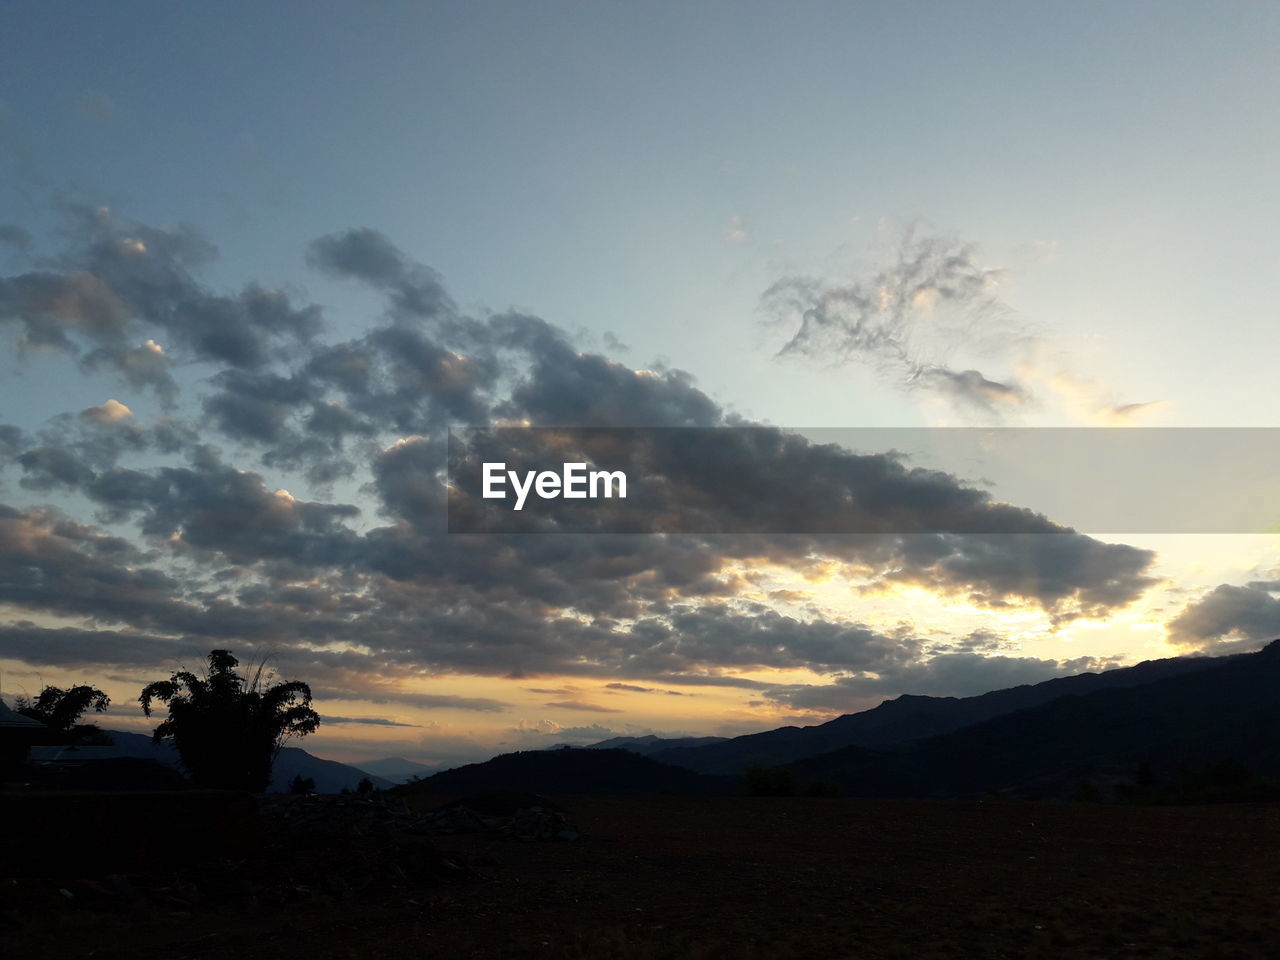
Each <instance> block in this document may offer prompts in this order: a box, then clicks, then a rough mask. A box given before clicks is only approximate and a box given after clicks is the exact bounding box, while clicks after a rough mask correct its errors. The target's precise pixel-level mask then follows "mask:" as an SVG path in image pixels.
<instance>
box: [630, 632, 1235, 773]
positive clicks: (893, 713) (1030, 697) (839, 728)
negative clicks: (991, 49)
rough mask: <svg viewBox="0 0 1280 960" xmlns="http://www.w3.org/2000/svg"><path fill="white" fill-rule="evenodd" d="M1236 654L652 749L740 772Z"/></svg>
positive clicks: (661, 755)
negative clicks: (804, 725) (703, 743)
mask: <svg viewBox="0 0 1280 960" xmlns="http://www.w3.org/2000/svg"><path fill="white" fill-rule="evenodd" d="M1237 656H1238V655H1237ZM1234 659H1236V657H1216V658H1215V657H1173V658H1170V659H1166V660H1147V661H1144V662H1143V663H1140V664H1137V665H1136V666H1132V667H1120V668H1117V669H1115V670H1106V671H1104V672H1102V673H1082V674H1078V675H1076V676H1073V677H1057V678H1055V679H1053V680H1046V681H1044V682H1042V683H1037V684H1026V685H1023V686H1018V687H1010V688H1008V689H1005V690H995V691H992V692H990V693H984V694H981V695H980V696H975V697H926V696H912V695H910V694H904V695H903V696H900V697H898V698H896V699H894V700H886V701H885V702H884V703H882V704H880V705H879V706H878V707H874V708H872V709H871V710H865V711H863V712H862V713H853V714H845V715H844V716H842V717H836V719H834V720H830V721H828V722H826V723H823V724H819V725H817V726H812V727H779V728H778V729H776V730H766V731H765V732H763V733H753V734H747V735H745V736H741V737H734V738H733V739H732V740H726V741H724V742H721V743H714V744H710V745H708V746H697V747H688V746H681V747H674V748H666V749H660V750H655V751H653V752H652V753H650V756H652V757H653V758H654V759H656V760H661V761H662V762H663V763H672V764H675V765H676V766H681V767H686V768H687V769H690V770H693V771H695V772H698V773H709V774H721V775H727V774H738V773H741V772H742V771H744V770H746V769H747V768H748V767H754V766H760V767H774V766H783V765H785V764H789V763H792V762H794V761H797V760H802V759H804V758H806V757H813V756H818V755H819V754H823V753H829V752H831V751H833V750H839V749H843V748H845V747H855V746H856V747H863V748H883V747H892V746H895V745H897V744H902V743H907V742H909V741H912V740H920V739H923V738H926V737H931V736H936V735H939V734H943V733H950V732H951V731H954V730H959V729H962V728H963V727H967V726H970V725H971V724H975V723H981V722H983V721H985V720H990V719H992V718H994V717H998V716H1001V715H1003V714H1007V713H1011V712H1013V711H1015V710H1025V709H1028V708H1031V707H1035V706H1039V705H1040V704H1044V703H1049V702H1051V701H1053V700H1056V699H1058V698H1059V697H1065V696H1072V695H1074V696H1081V695H1084V694H1088V693H1093V692H1095V691H1101V690H1116V689H1125V688H1129V687H1136V686H1141V685H1143V684H1147V683H1151V682H1153V681H1156V680H1160V679H1163V678H1166V677H1176V676H1182V675H1184V674H1191V673H1197V672H1199V671H1202V670H1206V669H1210V668H1213V667H1215V666H1217V665H1220V664H1222V663H1224V662H1226V661H1229V660H1234Z"/></svg>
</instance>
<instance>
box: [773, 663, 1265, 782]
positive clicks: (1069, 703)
mask: <svg viewBox="0 0 1280 960" xmlns="http://www.w3.org/2000/svg"><path fill="white" fill-rule="evenodd" d="M1206 660H1207V662H1205V663H1202V664H1200V669H1196V670H1191V671H1185V670H1184V671H1173V672H1172V673H1171V674H1170V675H1167V676H1163V677H1158V678H1156V679H1153V680H1152V681H1151V682H1149V683H1146V684H1142V685H1137V686H1134V685H1128V686H1125V685H1121V686H1116V687H1112V688H1109V689H1101V690H1093V691H1091V692H1084V693H1069V694H1067V695H1065V696H1062V697H1058V698H1056V699H1054V700H1052V701H1051V702H1048V703H1044V704H1041V705H1039V706H1035V707H1031V708H1028V709H1023V710H1016V711H1013V712H1011V713H1007V714H1004V715H1002V716H999V717H995V718H993V719H990V720H986V721H984V722H981V723H976V724H972V725H970V726H967V727H964V728H963V729H960V730H956V731H953V732H950V733H946V734H942V735H940V736H935V737H930V738H926V739H923V740H918V741H915V742H912V743H908V744H905V745H899V746H898V747H896V748H887V749H886V748H881V749H868V748H866V747H845V748H843V749H841V750H837V751H834V752H831V753H827V754H823V755H819V756H815V757H809V758H806V759H802V760H798V761H796V762H793V763H791V764H789V765H788V766H787V769H788V770H790V771H791V772H792V774H793V775H794V776H795V777H796V778H797V779H801V780H825V781H829V782H832V783H835V784H836V785H838V786H839V787H841V788H842V789H843V790H844V791H845V792H846V793H850V794H855V795H862V796H963V795H976V794H982V793H987V792H990V791H996V792H1000V791H1011V792H1015V793H1018V794H1022V795H1032V796H1059V797H1061V796H1068V795H1071V793H1072V792H1073V791H1075V790H1076V789H1078V788H1079V785H1080V783H1081V782H1082V781H1090V782H1102V783H1108V782H1110V783H1113V784H1114V783H1117V782H1121V783H1124V782H1133V781H1135V780H1141V779H1142V778H1143V777H1144V776H1145V777H1149V778H1152V779H1153V780H1159V781H1166V782H1168V781H1172V780H1176V779H1178V778H1183V779H1185V778H1187V777H1188V776H1192V775H1193V774H1194V775H1197V776H1198V775H1199V774H1195V771H1207V770H1211V769H1219V770H1223V769H1225V770H1226V771H1227V772H1228V773H1229V772H1230V771H1231V770H1233V769H1234V770H1235V771H1236V772H1237V774H1238V775H1243V774H1250V775H1257V776H1261V777H1265V778H1272V779H1280V739H1278V738H1277V737H1276V736H1275V731H1276V730H1278V729H1280V696H1277V691H1278V690H1280V640H1277V641H1274V642H1273V643H1271V644H1270V645H1269V646H1267V647H1266V648H1265V649H1263V650H1261V651H1259V652H1258V653H1252V654H1243V655H1238V656H1232V657H1221V658H1213V659H1208V658H1206Z"/></svg>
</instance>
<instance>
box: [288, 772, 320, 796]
mask: <svg viewBox="0 0 1280 960" xmlns="http://www.w3.org/2000/svg"><path fill="white" fill-rule="evenodd" d="M289 792H290V793H294V794H301V795H303V796H305V795H306V794H308V793H315V792H316V780H315V777H305V778H304V777H303V776H302V774H300V773H299V774H295V775H294V778H293V779H292V780H290V781H289Z"/></svg>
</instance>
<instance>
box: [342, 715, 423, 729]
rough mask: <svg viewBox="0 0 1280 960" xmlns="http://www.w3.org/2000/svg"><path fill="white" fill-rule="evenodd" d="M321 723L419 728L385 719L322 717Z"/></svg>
mask: <svg viewBox="0 0 1280 960" xmlns="http://www.w3.org/2000/svg"><path fill="white" fill-rule="evenodd" d="M320 722H321V723H362V724H367V725H368V726H371V727H417V726H419V724H416V723H401V722H400V721H399V720H388V719H386V718H385V717H326V716H324V715H323V714H322V715H321V717H320Z"/></svg>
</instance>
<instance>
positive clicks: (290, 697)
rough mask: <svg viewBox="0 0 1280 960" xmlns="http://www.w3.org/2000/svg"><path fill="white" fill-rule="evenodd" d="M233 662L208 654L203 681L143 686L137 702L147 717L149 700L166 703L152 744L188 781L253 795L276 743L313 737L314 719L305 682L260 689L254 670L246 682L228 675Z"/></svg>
mask: <svg viewBox="0 0 1280 960" xmlns="http://www.w3.org/2000/svg"><path fill="white" fill-rule="evenodd" d="M239 663H240V661H239V660H237V659H236V658H235V657H233V656H232V655H231V654H230V653H229V652H228V651H226V650H214V651H212V652H211V653H210V654H209V666H208V668H207V670H206V671H205V675H204V677H203V678H201V677H197V676H196V675H195V674H193V673H191V672H189V671H186V670H182V671H179V672H177V673H175V674H174V675H173V676H172V677H170V678H169V679H168V680H157V681H156V682H155V683H151V684H148V685H147V686H146V687H145V688H143V691H142V694H141V695H140V696H139V697H138V702H139V703H141V704H142V712H143V713H145V714H146V715H147V716H151V705H152V702H153V701H154V700H159V701H161V702H162V703H165V704H167V705H168V707H169V718H168V719H167V720H165V721H164V722H163V723H161V724H160V725H159V726H158V727H156V729H155V733H154V734H153V736H152V739H153V740H154V741H155V742H156V743H161V742H163V741H164V740H166V739H170V740H172V741H173V745H174V746H175V747H176V748H177V750H178V756H179V758H180V759H181V760H182V765H183V766H184V767H185V768H186V769H187V772H188V773H189V774H190V775H191V779H192V780H193V781H195V782H196V783H198V784H200V785H201V786H204V787H213V788H216V789H229V790H249V791H251V792H253V793H261V792H262V791H264V790H266V789H267V785H268V784H269V783H270V782H271V767H272V765H273V764H274V763H275V758H276V755H277V754H278V753H279V752H280V747H281V746H282V745H283V743H284V741H285V740H286V739H288V738H289V737H295V736H297V737H301V736H305V735H306V734H308V733H311V732H313V731H314V730H315V729H316V728H317V727H318V726H320V716H319V714H317V713H316V712H315V711H314V710H312V709H311V688H310V687H309V686H307V685H306V684H305V683H302V682H301V681H298V680H294V681H290V682H288V683H277V684H273V685H270V686H267V685H266V683H265V681H264V679H263V676H262V667H261V666H259V667H258V670H257V671H256V673H255V674H254V676H253V679H252V680H250V679H248V678H246V677H242V676H241V675H240V674H238V673H236V671H235V668H236V667H237V666H239Z"/></svg>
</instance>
